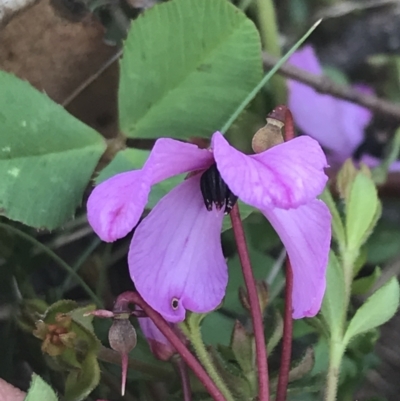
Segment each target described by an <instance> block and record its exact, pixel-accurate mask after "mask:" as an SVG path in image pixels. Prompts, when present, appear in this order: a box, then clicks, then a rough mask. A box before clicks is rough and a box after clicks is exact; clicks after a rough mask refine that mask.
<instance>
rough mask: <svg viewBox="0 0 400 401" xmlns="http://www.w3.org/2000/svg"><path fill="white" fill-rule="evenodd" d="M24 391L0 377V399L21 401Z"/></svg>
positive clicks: (3, 400) (24, 394) (23, 397)
mask: <svg viewBox="0 0 400 401" xmlns="http://www.w3.org/2000/svg"><path fill="white" fill-rule="evenodd" d="M25 396H26V393H24V392H23V391H21V390H20V389H18V388H16V387H14V386H12V385H11V384H9V383H7V382H6V381H5V380H3V379H0V400H1V401H23V400H24V399H25Z"/></svg>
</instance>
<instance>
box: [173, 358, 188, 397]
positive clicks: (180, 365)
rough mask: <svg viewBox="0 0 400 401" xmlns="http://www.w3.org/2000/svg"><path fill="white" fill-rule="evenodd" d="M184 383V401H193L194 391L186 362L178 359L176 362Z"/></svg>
mask: <svg viewBox="0 0 400 401" xmlns="http://www.w3.org/2000/svg"><path fill="white" fill-rule="evenodd" d="M175 364H176V367H177V369H178V371H179V375H180V377H181V383H182V392H183V401H192V390H191V388H190V379H189V373H188V370H187V365H186V363H185V361H184V360H183V359H182V358H180V357H178V358H177V360H176V361H175Z"/></svg>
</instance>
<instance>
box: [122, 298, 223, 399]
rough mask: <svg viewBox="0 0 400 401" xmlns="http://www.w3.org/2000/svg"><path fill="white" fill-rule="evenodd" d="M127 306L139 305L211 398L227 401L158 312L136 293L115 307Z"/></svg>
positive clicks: (123, 299)
mask: <svg viewBox="0 0 400 401" xmlns="http://www.w3.org/2000/svg"><path fill="white" fill-rule="evenodd" d="M125 304H135V305H138V306H139V307H140V308H141V309H143V311H144V312H145V313H146V315H147V316H148V317H149V318H150V319H151V320H152V321H153V323H154V324H155V325H156V326H157V328H158V329H159V330H160V331H161V333H163V334H164V336H165V337H166V338H167V339H168V341H169V342H170V343H171V344H172V345H173V347H174V348H175V349H176V351H177V352H178V354H179V355H180V356H181V357H182V359H183V360H184V361H185V362H186V364H187V365H188V366H189V367H190V369H192V370H193V372H194V374H195V375H196V376H197V378H198V379H199V380H200V382H201V383H202V384H203V386H204V387H205V389H206V390H207V391H208V392H209V394H210V395H211V397H212V398H213V399H214V400H215V401H226V400H225V397H224V396H223V395H222V393H221V391H220V390H219V389H218V387H217V386H216V385H215V383H214V382H213V381H212V380H211V378H210V377H209V376H208V374H207V372H206V371H205V370H204V368H203V367H202V366H201V365H200V363H199V362H198V361H197V359H196V358H195V357H194V356H193V354H192V353H191V352H190V351H189V350H188V348H187V347H186V345H185V344H183V342H182V341H181V340H180V338H179V337H178V336H177V335H176V333H175V332H174V331H173V330H172V328H171V327H170V326H169V324H168V323H167V322H166V321H165V319H164V318H163V317H162V316H161V315H160V314H159V313H158V312H156V311H155V310H154V309H153V308H152V307H151V306H150V305H148V304H147V302H146V301H145V300H144V299H143V298H142V297H141V296H140V295H139V294H138V293H136V292H132V291H127V292H124V293H122V294H121V295H119V296H118V298H117V300H116V301H115V306H116V307H118V306H119V305H120V306H121V307H123V306H124V305H125Z"/></svg>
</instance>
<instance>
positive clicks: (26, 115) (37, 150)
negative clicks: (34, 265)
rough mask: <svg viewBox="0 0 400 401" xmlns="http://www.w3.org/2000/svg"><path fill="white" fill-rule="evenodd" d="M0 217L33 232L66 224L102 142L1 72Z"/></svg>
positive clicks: (101, 146) (98, 136)
mask: <svg viewBox="0 0 400 401" xmlns="http://www.w3.org/2000/svg"><path fill="white" fill-rule="evenodd" d="M0 87H1V95H0V132H1V135H0V175H1V177H2V179H1V181H0V213H1V214H3V215H4V216H7V217H8V218H10V219H12V220H17V221H20V222H22V223H24V224H27V225H29V226H32V227H36V228H47V229H54V228H56V227H59V226H60V225H62V224H63V223H65V222H66V221H68V220H70V219H71V218H72V217H73V215H74V213H75V209H76V207H77V206H78V205H79V204H80V202H81V200H82V194H83V191H84V189H85V188H86V186H87V184H88V182H89V180H90V177H91V175H92V173H93V171H94V168H95V167H96V164H97V162H98V160H99V158H100V156H101V155H102V153H103V152H104V150H105V142H104V140H103V138H102V137H101V136H100V135H99V134H97V133H96V132H95V131H94V130H92V129H91V128H89V127H88V126H86V125H84V124H83V123H81V122H80V121H78V120H76V119H75V118H74V117H72V116H71V115H69V114H68V113H67V112H66V111H65V110H64V109H63V108H62V107H61V106H59V105H57V104H55V103H54V102H52V101H51V100H50V99H49V98H48V97H47V96H46V95H44V94H43V93H40V92H38V91H37V90H36V89H34V88H32V87H31V86H30V85H29V84H28V83H27V82H24V81H21V80H19V79H18V78H16V77H14V76H13V75H10V74H7V73H5V72H1V71H0Z"/></svg>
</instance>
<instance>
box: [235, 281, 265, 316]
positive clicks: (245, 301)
mask: <svg viewBox="0 0 400 401" xmlns="http://www.w3.org/2000/svg"><path fill="white" fill-rule="evenodd" d="M256 288H257V297H258V302H259V303H260V309H261V312H262V313H264V311H265V309H266V308H267V306H268V285H267V283H266V282H265V281H256ZM239 300H240V303H241V304H242V306H243V308H245V309H246V310H247V311H248V312H250V310H251V307H250V302H249V297H248V294H247V291H246V290H245V289H244V288H243V287H240V288H239Z"/></svg>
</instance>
